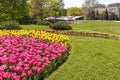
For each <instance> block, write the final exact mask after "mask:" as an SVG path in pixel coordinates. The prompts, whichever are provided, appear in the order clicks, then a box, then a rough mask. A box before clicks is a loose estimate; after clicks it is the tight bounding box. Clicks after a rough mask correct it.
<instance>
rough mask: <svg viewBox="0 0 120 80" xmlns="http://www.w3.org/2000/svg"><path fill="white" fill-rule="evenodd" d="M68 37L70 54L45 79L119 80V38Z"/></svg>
mask: <svg viewBox="0 0 120 80" xmlns="http://www.w3.org/2000/svg"><path fill="white" fill-rule="evenodd" d="M69 37H70V39H71V45H72V51H71V55H70V56H69V58H68V60H67V61H66V62H65V63H64V64H63V65H62V66H61V67H59V69H57V70H56V71H55V72H53V74H52V75H50V76H49V77H48V78H47V79H46V80H120V49H119V48H120V45H119V44H120V40H109V39H102V38H92V37H79V36H69Z"/></svg>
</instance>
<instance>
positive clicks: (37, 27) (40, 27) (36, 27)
mask: <svg viewBox="0 0 120 80" xmlns="http://www.w3.org/2000/svg"><path fill="white" fill-rule="evenodd" d="M21 27H22V28H23V29H25V30H50V28H49V26H45V25H21Z"/></svg>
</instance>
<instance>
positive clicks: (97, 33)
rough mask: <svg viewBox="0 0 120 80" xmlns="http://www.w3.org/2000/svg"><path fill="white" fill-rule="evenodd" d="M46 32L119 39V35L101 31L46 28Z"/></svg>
mask: <svg viewBox="0 0 120 80" xmlns="http://www.w3.org/2000/svg"><path fill="white" fill-rule="evenodd" d="M45 31H46V32H50V33H58V34H65V35H78V36H79V35H80V36H90V37H102V38H109V39H119V36H118V35H111V34H107V33H101V32H83V31H55V30H45Z"/></svg>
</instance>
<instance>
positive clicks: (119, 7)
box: [107, 3, 120, 18]
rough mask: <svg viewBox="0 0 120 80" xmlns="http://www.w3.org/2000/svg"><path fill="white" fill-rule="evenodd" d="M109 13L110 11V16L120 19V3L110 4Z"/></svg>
mask: <svg viewBox="0 0 120 80" xmlns="http://www.w3.org/2000/svg"><path fill="white" fill-rule="evenodd" d="M107 11H108V13H109V15H110V14H114V15H116V16H117V17H118V18H120V3H113V4H109V5H108V6H107Z"/></svg>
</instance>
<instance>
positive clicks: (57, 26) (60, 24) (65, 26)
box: [50, 22, 72, 30]
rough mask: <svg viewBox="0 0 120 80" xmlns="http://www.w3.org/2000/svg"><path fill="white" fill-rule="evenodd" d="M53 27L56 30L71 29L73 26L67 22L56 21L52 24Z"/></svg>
mask: <svg viewBox="0 0 120 80" xmlns="http://www.w3.org/2000/svg"><path fill="white" fill-rule="evenodd" d="M50 28H51V29H55V30H71V29H72V27H71V26H70V25H68V24H67V23H65V22H56V23H53V24H51V25H50Z"/></svg>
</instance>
